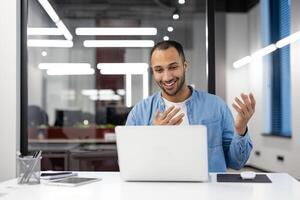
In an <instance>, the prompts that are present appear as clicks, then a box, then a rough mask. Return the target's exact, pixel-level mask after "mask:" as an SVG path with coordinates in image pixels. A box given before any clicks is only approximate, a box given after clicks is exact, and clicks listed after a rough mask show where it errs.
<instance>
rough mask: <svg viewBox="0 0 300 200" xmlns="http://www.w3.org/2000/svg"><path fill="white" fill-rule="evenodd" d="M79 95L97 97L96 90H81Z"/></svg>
mask: <svg viewBox="0 0 300 200" xmlns="http://www.w3.org/2000/svg"><path fill="white" fill-rule="evenodd" d="M81 94H82V95H84V96H97V95H98V90H96V89H89V90H81Z"/></svg>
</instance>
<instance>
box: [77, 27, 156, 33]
mask: <svg viewBox="0 0 300 200" xmlns="http://www.w3.org/2000/svg"><path fill="white" fill-rule="evenodd" d="M75 32H76V34H77V35H157V28H152V27H147V28H146V27H138V28H133V27H130V28H120V27H111V28H108V27H105V28H76V31H75Z"/></svg>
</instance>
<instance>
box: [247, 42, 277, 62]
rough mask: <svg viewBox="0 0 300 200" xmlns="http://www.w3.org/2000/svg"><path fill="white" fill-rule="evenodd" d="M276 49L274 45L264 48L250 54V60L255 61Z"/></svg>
mask: <svg viewBox="0 0 300 200" xmlns="http://www.w3.org/2000/svg"><path fill="white" fill-rule="evenodd" d="M276 49H277V47H276V45H275V44H270V45H269V46H266V47H264V48H262V49H260V50H258V51H256V52H254V53H253V54H251V59H257V58H260V57H263V56H265V55H267V54H269V53H272V52H273V51H275V50H276Z"/></svg>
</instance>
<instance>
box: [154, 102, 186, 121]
mask: <svg viewBox="0 0 300 200" xmlns="http://www.w3.org/2000/svg"><path fill="white" fill-rule="evenodd" d="M179 111H180V108H175V106H171V107H169V108H168V109H167V110H165V111H164V112H162V113H160V112H159V109H158V110H156V112H155V114H154V119H153V124H154V125H179V124H181V122H182V121H183V117H184V113H181V114H180V115H178V116H176V117H174V116H175V115H176V114H177V113H178V112H179Z"/></svg>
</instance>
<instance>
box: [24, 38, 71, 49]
mask: <svg viewBox="0 0 300 200" xmlns="http://www.w3.org/2000/svg"><path fill="white" fill-rule="evenodd" d="M27 46H28V47H61V48H63V47H66V48H70V47H73V42H72V41H69V40H39V39H30V40H27Z"/></svg>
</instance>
